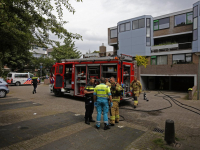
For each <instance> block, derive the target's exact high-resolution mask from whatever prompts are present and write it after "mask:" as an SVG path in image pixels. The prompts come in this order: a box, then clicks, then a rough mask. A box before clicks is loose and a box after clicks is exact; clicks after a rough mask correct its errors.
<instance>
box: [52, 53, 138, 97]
mask: <svg viewBox="0 0 200 150" xmlns="http://www.w3.org/2000/svg"><path fill="white" fill-rule="evenodd" d="M134 68H135V67H134V63H133V61H132V57H129V56H127V55H121V57H120V58H119V57H99V58H82V59H65V60H62V63H56V64H55V65H53V67H52V69H51V79H50V80H53V81H54V82H53V83H52V85H51V86H50V90H51V91H52V92H54V94H55V96H61V95H62V94H68V95H71V96H79V97H83V96H84V87H85V85H86V84H87V83H88V82H89V79H90V78H91V77H94V78H95V84H99V81H100V78H101V77H105V78H110V77H115V79H116V82H118V83H119V84H123V85H124V93H125V94H124V97H123V99H125V98H126V97H127V96H128V94H127V93H128V92H130V82H131V81H132V80H133V79H134V72H135V70H134Z"/></svg>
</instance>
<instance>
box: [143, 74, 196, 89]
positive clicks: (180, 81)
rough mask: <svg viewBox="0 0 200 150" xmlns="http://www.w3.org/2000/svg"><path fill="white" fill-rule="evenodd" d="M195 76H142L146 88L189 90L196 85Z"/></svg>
mask: <svg viewBox="0 0 200 150" xmlns="http://www.w3.org/2000/svg"><path fill="white" fill-rule="evenodd" d="M195 78H196V77H195V76H144V75H143V76H141V83H142V85H143V89H144V90H169V91H183V92H184V91H185V92H186V91H188V88H191V87H193V86H194V85H195Z"/></svg>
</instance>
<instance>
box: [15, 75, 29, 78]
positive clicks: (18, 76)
mask: <svg viewBox="0 0 200 150" xmlns="http://www.w3.org/2000/svg"><path fill="white" fill-rule="evenodd" d="M15 78H28V74H15Z"/></svg>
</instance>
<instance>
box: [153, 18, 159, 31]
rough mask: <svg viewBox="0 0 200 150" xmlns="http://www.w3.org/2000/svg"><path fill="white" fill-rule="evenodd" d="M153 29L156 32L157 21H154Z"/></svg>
mask: <svg viewBox="0 0 200 150" xmlns="http://www.w3.org/2000/svg"><path fill="white" fill-rule="evenodd" d="M153 29H154V30H158V29H159V28H158V20H154V23H153Z"/></svg>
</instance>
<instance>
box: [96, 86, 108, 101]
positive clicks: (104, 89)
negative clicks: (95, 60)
mask: <svg viewBox="0 0 200 150" xmlns="http://www.w3.org/2000/svg"><path fill="white" fill-rule="evenodd" d="M93 95H96V96H97V100H105V99H106V100H108V96H110V95H111V93H110V88H109V87H108V86H107V85H105V84H104V83H101V84H99V85H97V86H96V87H95V88H94V93H93Z"/></svg>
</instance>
